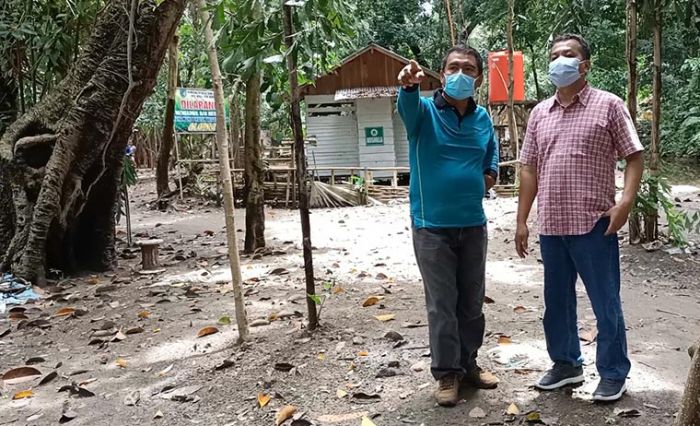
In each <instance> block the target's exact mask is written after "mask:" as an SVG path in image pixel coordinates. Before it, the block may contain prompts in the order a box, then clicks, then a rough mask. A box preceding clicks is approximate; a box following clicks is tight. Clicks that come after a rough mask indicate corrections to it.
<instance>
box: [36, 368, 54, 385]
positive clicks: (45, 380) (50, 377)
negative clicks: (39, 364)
mask: <svg viewBox="0 0 700 426" xmlns="http://www.w3.org/2000/svg"><path fill="white" fill-rule="evenodd" d="M56 377H58V372H57V371H52V372H50V373H49V374H47V375H46V376H44V378H43V379H41V381H40V382H39V385H38V386H41V385H45V384H47V383H49V382H50V381H52V380H53V379H55V378H56Z"/></svg>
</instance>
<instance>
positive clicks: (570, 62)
mask: <svg viewBox="0 0 700 426" xmlns="http://www.w3.org/2000/svg"><path fill="white" fill-rule="evenodd" d="M580 64H581V61H580V60H579V59H578V58H568V57H566V56H560V57H558V58H557V59H555V60H553V61H552V62H550V63H549V80H550V81H551V82H552V84H554V85H555V86H557V87H566V86H571V85H572V84H574V83H575V82H576V81H577V80H578V79H579V78H581V73H580V72H579V70H578V67H579V65H580Z"/></svg>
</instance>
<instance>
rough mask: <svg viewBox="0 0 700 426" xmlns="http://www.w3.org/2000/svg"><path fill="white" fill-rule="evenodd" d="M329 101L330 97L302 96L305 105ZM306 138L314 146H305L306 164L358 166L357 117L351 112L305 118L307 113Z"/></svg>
mask: <svg viewBox="0 0 700 426" xmlns="http://www.w3.org/2000/svg"><path fill="white" fill-rule="evenodd" d="M332 102H333V97H332V96H307V97H306V104H307V106H308V105H309V104H317V103H332ZM306 137H307V138H308V139H316V141H317V142H316V146H315V147H308V148H307V158H308V164H309V166H310V167H314V165H317V166H319V167H321V166H337V167H352V166H358V167H359V164H360V160H359V153H358V149H357V117H356V115H355V114H352V115H344V116H337V115H331V116H325V117H309V116H308V113H307V116H306ZM314 160H315V163H314ZM320 174H321V175H323V176H328V175H330V171H322V172H321V173H320Z"/></svg>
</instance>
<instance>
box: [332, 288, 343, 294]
mask: <svg viewBox="0 0 700 426" xmlns="http://www.w3.org/2000/svg"><path fill="white" fill-rule="evenodd" d="M331 291H332V292H333V294H338V293H342V292H344V291H345V289H344V288H343V287H340V286H335V287H333V290H331Z"/></svg>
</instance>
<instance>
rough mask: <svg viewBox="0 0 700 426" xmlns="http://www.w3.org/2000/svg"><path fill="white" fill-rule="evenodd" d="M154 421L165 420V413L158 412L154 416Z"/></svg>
mask: <svg viewBox="0 0 700 426" xmlns="http://www.w3.org/2000/svg"><path fill="white" fill-rule="evenodd" d="M153 418H154V419H162V418H163V412H162V411H160V410H158V411H156V413H155V414H154V415H153Z"/></svg>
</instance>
